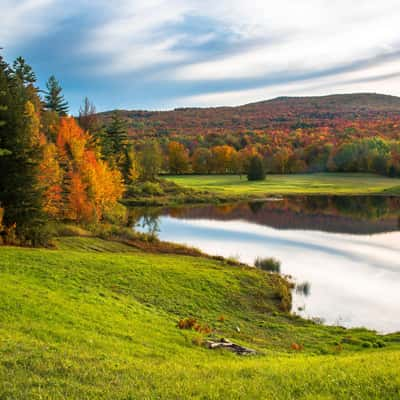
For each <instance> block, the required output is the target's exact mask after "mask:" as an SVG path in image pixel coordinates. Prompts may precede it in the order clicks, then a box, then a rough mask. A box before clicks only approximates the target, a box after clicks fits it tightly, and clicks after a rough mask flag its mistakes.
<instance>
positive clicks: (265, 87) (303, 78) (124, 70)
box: [0, 0, 400, 113]
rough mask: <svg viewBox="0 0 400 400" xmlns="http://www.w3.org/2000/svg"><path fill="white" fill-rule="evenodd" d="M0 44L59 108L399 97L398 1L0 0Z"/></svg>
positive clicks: (107, 108) (160, 107)
mask: <svg viewBox="0 0 400 400" xmlns="http://www.w3.org/2000/svg"><path fill="white" fill-rule="evenodd" d="M0 10H1V24H0V47H4V50H3V53H4V54H5V56H6V58H7V59H8V60H9V61H11V60H12V59H13V58H15V57H17V56H18V55H23V56H24V57H25V58H26V60H27V61H28V62H29V63H30V64H31V65H32V66H33V67H34V69H35V71H36V72H37V75H38V78H39V84H40V85H41V86H42V87H44V82H45V81H46V79H47V78H48V76H49V75H51V74H55V75H56V77H57V78H58V79H59V80H60V82H61V84H62V86H63V87H64V90H65V95H66V97H67V99H68V101H69V102H70V105H71V111H72V112H74V113H75V112H76V111H77V110H78V108H79V104H80V103H81V101H82V99H83V97H84V96H88V97H89V98H90V99H91V100H92V101H93V102H94V103H95V104H96V106H97V109H98V110H109V109H115V108H125V109H170V108H174V107H181V106H219V105H238V104H245V103H248V102H252V101H258V100H264V99H270V98H273V97H277V96H298V95H324V94H330V93H349V92H379V93H385V94H393V95H400V23H399V17H400V2H399V1H398V0H380V1H376V0H354V1H352V2H350V1H348V0H336V1H334V0H301V1H299V0H280V1H269V0H219V1H215V0H214V1H210V0H141V1H139V0H114V1H109V0H96V1H94V0H90V1H89V0H80V1H78V0H69V1H66V0H0Z"/></svg>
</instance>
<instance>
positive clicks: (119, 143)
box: [107, 112, 128, 158]
mask: <svg viewBox="0 0 400 400" xmlns="http://www.w3.org/2000/svg"><path fill="white" fill-rule="evenodd" d="M111 118H112V120H111V124H110V125H109V126H108V128H107V137H108V145H109V149H108V150H109V152H110V153H111V154H112V155H113V156H114V157H116V158H118V155H121V154H123V153H124V150H125V148H126V146H127V145H128V127H127V125H126V122H125V120H124V119H123V118H121V116H120V115H119V114H118V113H117V112H114V113H113V115H112V117H111Z"/></svg>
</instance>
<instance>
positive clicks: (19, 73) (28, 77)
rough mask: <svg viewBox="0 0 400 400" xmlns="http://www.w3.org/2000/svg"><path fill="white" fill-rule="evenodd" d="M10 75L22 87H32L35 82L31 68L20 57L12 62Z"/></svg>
mask: <svg viewBox="0 0 400 400" xmlns="http://www.w3.org/2000/svg"><path fill="white" fill-rule="evenodd" d="M12 73H13V75H14V76H15V78H16V79H19V80H20V82H21V83H22V84H23V85H33V84H34V83H35V82H36V75H35V73H34V72H33V69H32V67H31V66H30V65H28V64H27V63H26V62H25V60H24V59H23V58H22V57H18V58H17V59H16V60H15V61H14V63H13V67H12Z"/></svg>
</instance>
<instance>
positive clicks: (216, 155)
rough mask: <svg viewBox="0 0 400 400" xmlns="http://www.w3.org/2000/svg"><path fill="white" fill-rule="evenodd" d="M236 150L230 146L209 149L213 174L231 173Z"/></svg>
mask: <svg viewBox="0 0 400 400" xmlns="http://www.w3.org/2000/svg"><path fill="white" fill-rule="evenodd" d="M235 153H236V150H235V149H234V148H233V147H232V146H228V145H222V146H214V147H212V148H211V154H212V159H211V165H212V169H213V171H214V172H216V173H219V174H221V173H222V174H226V173H232V172H233V161H234V157H235Z"/></svg>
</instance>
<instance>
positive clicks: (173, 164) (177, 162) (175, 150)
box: [168, 141, 189, 174]
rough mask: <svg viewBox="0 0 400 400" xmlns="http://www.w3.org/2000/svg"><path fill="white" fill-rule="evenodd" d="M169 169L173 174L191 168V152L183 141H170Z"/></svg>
mask: <svg viewBox="0 0 400 400" xmlns="http://www.w3.org/2000/svg"><path fill="white" fill-rule="evenodd" d="M168 164H169V171H170V172H171V173H173V174H182V173H185V172H188V170H189V152H188V150H187V149H186V148H185V146H184V145H183V144H182V143H179V142H174V141H173V142H169V143H168Z"/></svg>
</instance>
